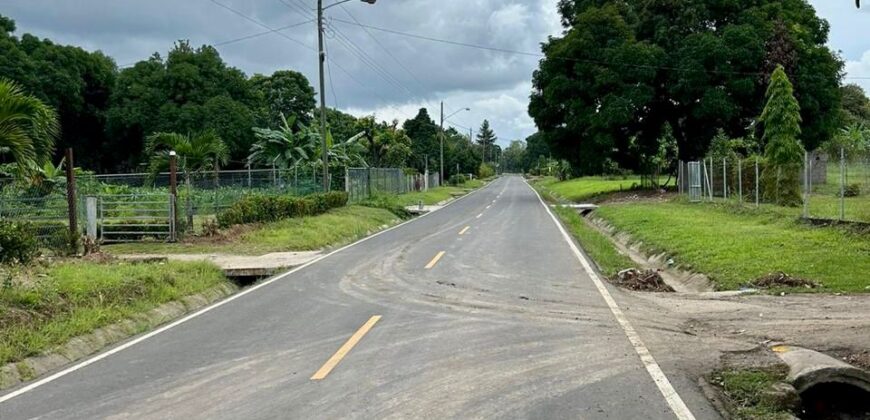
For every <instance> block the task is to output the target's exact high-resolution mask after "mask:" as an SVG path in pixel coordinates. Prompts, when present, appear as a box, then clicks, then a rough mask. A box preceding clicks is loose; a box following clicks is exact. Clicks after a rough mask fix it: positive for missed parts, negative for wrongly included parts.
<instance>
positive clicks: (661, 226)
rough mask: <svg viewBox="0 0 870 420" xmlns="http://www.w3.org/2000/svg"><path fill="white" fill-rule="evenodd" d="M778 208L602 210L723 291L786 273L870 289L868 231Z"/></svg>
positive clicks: (831, 286)
mask: <svg viewBox="0 0 870 420" xmlns="http://www.w3.org/2000/svg"><path fill="white" fill-rule="evenodd" d="M791 211H798V210H791V209H790V210H788V211H785V210H782V209H780V208H773V209H771V208H768V207H766V206H764V207H762V208H760V209H757V210H756V209H751V208H746V207H739V206H736V205H730V204H724V203H722V204H710V203H703V204H691V203H687V202H682V201H672V202H666V203H644V202H641V203H632V204H615V205H607V206H603V207H601V208H599V209H598V210H597V211H596V215H598V216H600V217H602V218H604V219H605V220H607V221H608V222H610V223H611V224H613V225H614V226H615V227H616V228H617V229H618V230H620V231H625V232H628V233H630V234H631V235H632V236H633V237H634V239H636V240H638V241H641V242H642V243H643V244H644V245H643V246H644V248H645V251H647V252H666V253H668V254H670V255H672V256H673V257H674V259H675V260H676V261H677V263H678V264H680V265H682V266H684V267H686V268H689V269H692V270H694V271H699V272H702V273H705V274H707V275H708V276H709V277H710V278H711V280H713V281H715V282H716V284H717V286H718V288H719V289H723V290H731V289H738V288H740V287H742V286H744V285H746V284H747V283H749V282H751V281H753V280H755V279H757V278H759V277H761V276H764V275H766V274H769V273H772V272H776V271H783V272H785V273H788V274H790V275H792V276H796V277H802V278H806V279H810V280H814V281H817V282H820V283H822V285H823V287H820V288H816V289H804V288H797V289H788V290H790V291H801V292H807V291H817V292H870V289H868V287H870V280H868V278H867V273H868V272H870V257H868V255H870V236H867V235H861V234H856V233H850V232H848V231H846V230H843V229H838V228H830V227H825V228H820V227H812V226H808V225H805V224H803V223H800V222H799V221H797V220H796V219H795V218H793V217H789V216H787V215H786V214H788V213H789V212H791Z"/></svg>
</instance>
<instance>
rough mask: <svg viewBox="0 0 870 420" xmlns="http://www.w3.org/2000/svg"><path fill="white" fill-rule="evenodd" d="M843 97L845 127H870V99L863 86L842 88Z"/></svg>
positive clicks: (853, 85) (850, 85)
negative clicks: (858, 125)
mask: <svg viewBox="0 0 870 420" xmlns="http://www.w3.org/2000/svg"><path fill="white" fill-rule="evenodd" d="M840 90H841V92H842V95H843V115H842V118H843V125H844V126H846V127H848V126H852V125H854V124H861V125H863V126H865V127H870V98H867V94H866V93H865V92H864V89H862V88H861V86H858V85H856V84H848V85H845V86H843V87H842V88H840Z"/></svg>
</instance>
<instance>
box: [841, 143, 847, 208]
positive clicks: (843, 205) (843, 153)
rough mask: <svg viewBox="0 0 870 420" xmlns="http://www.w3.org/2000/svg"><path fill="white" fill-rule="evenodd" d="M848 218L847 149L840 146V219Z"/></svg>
mask: <svg viewBox="0 0 870 420" xmlns="http://www.w3.org/2000/svg"><path fill="white" fill-rule="evenodd" d="M845 218H846V149H845V148H843V147H841V148H840V220H844V219H845Z"/></svg>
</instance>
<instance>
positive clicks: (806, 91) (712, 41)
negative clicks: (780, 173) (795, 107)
mask: <svg viewBox="0 0 870 420" xmlns="http://www.w3.org/2000/svg"><path fill="white" fill-rule="evenodd" d="M675 4H676V3H674V2H667V1H665V2H625V1H617V0H596V1H591V0H562V1H560V6H559V9H560V12H561V13H562V21H563V25H564V27H565V31H564V33H563V34H562V35H560V36H556V37H552V38H551V39H549V40H548V41H547V42H546V43H545V44H544V45H543V52H544V54H545V55H546V58H545V59H544V60H542V61H541V62H540V66H539V68H538V70H537V71H535V73H534V76H533V93H532V95H531V98H530V104H529V113H530V115H531V116H532V118H533V119H534V120H535V123H536V125H537V126H538V128H539V130H540V132H541V133H542V136H543V137H544V138H545V140H546V142H547V143H548V144H549V145H550V148H551V152H552V153H553V156H554V157H556V158H558V159H562V158H564V159H568V160H569V161H571V163H572V164H573V165H574V166H575V167H576V168H577V169H578V171H579V172H580V173H582V174H590V173H600V172H601V171H602V170H603V165H604V163H605V162H607V161H606V159H607V158H611V159H613V160H614V161H615V162H616V163H617V164H618V165H619V166H620V167H623V168H627V169H630V170H635V171H637V170H640V169H641V168H640V166H641V164H642V162H641V161H640V160H639V159H638V157H639V156H638V154H637V153H636V152H633V151H631V150H630V148H629V147H628V141H629V139H631V138H635V139H636V143H637V145H639V146H640V147H639V148H638V149H637V150H638V151H640V152H643V153H646V154H647V155H648V156H651V155H653V154H654V153H655V151H656V150H657V143H658V140H659V139H661V138H662V135H661V132H662V130H663V126H664V123H665V122H668V123H670V125H671V128H672V129H673V135H674V138H675V139H676V141H677V144H678V146H679V147H678V149H679V151H680V158H682V159H684V160H690V159H697V158H700V157H702V156H704V155H705V154H706V152H707V150H708V146H709V143H710V141H711V139H712V138H713V137H714V136H715V135H716V132H717V130H718V129H720V128H721V129H723V130H724V131H725V133H726V134H727V135H728V136H729V137H732V138H739V137H748V135H749V134H750V132H749V129H748V128H747V127H750V125H751V122H752V121H753V120H754V119H755V118H756V117H757V116H758V115H759V114H760V113H761V108H762V106H763V104H764V94H765V91H764V89H765V86H766V84H767V83H766V82H767V76H766V75H767V74H770V72H771V71H772V70H773V66H774V65H777V64H783V65H786V72H787V73H788V74H789V76H790V77H791V78H792V80H793V81H794V82H795V86H796V94H795V96H796V97H797V98H798V99H799V104H800V114H801V117H802V119H803V126H802V128H803V132H802V134H800V135H799V137H798V139H799V140H800V141H802V142H803V143H804V144H805V145H806V147H807V148H808V149H815V148H816V147H817V146H818V145H819V144H821V143H822V142H824V141H826V140H828V139H830V138H831V136H832V135H833V133H834V131H835V129H836V128H837V126H838V124H839V121H838V120H839V110H840V95H841V94H840V90H839V82H840V77H841V76H840V75H841V70H842V66H843V64H842V62H841V60H840V59H839V58H838V56H837V55H836V54H835V53H834V52H832V51H831V50H830V49H829V48H828V47H827V46H826V45H825V44H826V42H827V35H828V29H829V26H828V24H827V22H825V21H824V20H822V19H821V18H819V17H818V16H817V15H816V13H815V10H814V9H813V8H812V6H810V5H809V4H808V3H807V2H806V1H788V2H782V1H777V0H760V1H755V2H749V3H746V2H733V1H731V2H727V1H713V2H711V1H707V0H686V1H681V2H679V5H678V7H677V6H676V5H675ZM798 64H799V65H798ZM762 74H763V75H764V76H760V75H762Z"/></svg>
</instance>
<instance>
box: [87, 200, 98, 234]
mask: <svg viewBox="0 0 870 420" xmlns="http://www.w3.org/2000/svg"><path fill="white" fill-rule="evenodd" d="M85 215H86V217H87V225H86V226H87V229H86V230H87V235H88V239H90V240H92V241H95V242H96V240H97V197H93V196H90V197H85Z"/></svg>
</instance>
